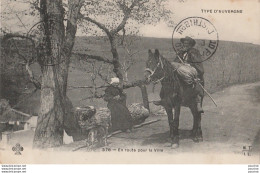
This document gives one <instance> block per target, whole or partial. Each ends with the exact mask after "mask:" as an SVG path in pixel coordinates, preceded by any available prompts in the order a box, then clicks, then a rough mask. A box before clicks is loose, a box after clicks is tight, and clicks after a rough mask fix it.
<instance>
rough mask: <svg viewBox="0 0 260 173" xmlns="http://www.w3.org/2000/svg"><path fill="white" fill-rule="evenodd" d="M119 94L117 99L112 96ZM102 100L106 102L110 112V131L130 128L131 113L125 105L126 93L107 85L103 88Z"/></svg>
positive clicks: (131, 124)
mask: <svg viewBox="0 0 260 173" xmlns="http://www.w3.org/2000/svg"><path fill="white" fill-rule="evenodd" d="M118 95H119V96H120V98H119V99H118V100H117V99H115V98H114V97H115V96H118ZM104 100H105V101H106V102H108V103H107V107H108V109H109V110H110V112H111V123H112V129H111V131H112V132H113V131H116V130H122V131H126V130H127V129H131V128H132V126H133V123H132V118H131V114H130V112H129V110H128V108H127V107H126V95H125V94H124V93H123V92H122V90H121V89H119V88H118V87H114V86H109V87H108V88H107V89H106V90H105V97H104Z"/></svg>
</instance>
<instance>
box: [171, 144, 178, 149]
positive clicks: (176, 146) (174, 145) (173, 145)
mask: <svg viewBox="0 0 260 173" xmlns="http://www.w3.org/2000/svg"><path fill="white" fill-rule="evenodd" d="M171 148H172V149H176V148H179V144H172V146H171Z"/></svg>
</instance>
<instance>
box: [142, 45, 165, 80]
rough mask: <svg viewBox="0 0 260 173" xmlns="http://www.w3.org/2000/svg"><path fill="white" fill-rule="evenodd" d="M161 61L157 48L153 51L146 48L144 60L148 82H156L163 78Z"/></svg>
mask: <svg viewBox="0 0 260 173" xmlns="http://www.w3.org/2000/svg"><path fill="white" fill-rule="evenodd" d="M164 75H165V74H164V70H163V62H162V59H161V57H160V53H159V50H158V49H155V52H154V53H153V52H152V51H151V50H150V49H149V50H148V59H147V61H146V69H145V78H146V79H147V80H148V81H149V82H150V81H151V82H157V81H160V80H161V79H163V78H164Z"/></svg>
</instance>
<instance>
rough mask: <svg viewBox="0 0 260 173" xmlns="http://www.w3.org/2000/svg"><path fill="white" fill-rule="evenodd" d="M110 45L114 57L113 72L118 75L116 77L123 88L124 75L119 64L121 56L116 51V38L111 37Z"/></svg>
mask: <svg viewBox="0 0 260 173" xmlns="http://www.w3.org/2000/svg"><path fill="white" fill-rule="evenodd" d="M109 40H110V45H111V52H112V55H113V66H114V68H113V72H114V73H115V74H116V76H117V77H118V78H119V80H120V83H121V85H122V86H123V80H124V79H123V73H122V69H121V64H120V62H119V55H118V52H117V49H116V43H115V38H114V37H109Z"/></svg>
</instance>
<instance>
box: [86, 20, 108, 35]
mask: <svg viewBox="0 0 260 173" xmlns="http://www.w3.org/2000/svg"><path fill="white" fill-rule="evenodd" d="M82 19H84V20H86V21H88V22H91V23H94V24H95V25H97V27H99V28H100V29H102V30H103V31H105V33H106V34H107V36H108V37H112V35H111V33H110V32H109V30H108V28H107V27H106V26H105V25H104V24H102V23H100V22H98V21H96V20H94V19H92V18H90V17H82Z"/></svg>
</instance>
